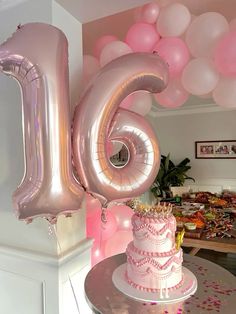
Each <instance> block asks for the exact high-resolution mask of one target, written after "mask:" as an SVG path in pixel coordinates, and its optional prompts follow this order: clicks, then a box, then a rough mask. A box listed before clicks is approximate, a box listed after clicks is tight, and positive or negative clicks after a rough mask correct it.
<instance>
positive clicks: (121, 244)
mask: <svg viewBox="0 0 236 314" xmlns="http://www.w3.org/2000/svg"><path fill="white" fill-rule="evenodd" d="M132 239H133V232H132V231H131V230H118V231H117V232H116V233H115V234H114V235H113V236H112V237H111V238H110V239H109V240H107V241H106V243H105V257H110V256H113V255H116V254H120V253H123V252H125V250H126V248H127V245H128V244H129V242H130V241H132Z"/></svg>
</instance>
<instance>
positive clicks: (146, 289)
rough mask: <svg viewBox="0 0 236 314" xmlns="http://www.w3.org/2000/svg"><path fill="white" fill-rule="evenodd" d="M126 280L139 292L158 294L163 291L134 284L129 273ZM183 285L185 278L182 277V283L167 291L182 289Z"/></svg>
mask: <svg viewBox="0 0 236 314" xmlns="http://www.w3.org/2000/svg"><path fill="white" fill-rule="evenodd" d="M125 279H126V281H127V282H128V284H130V285H131V286H132V287H134V288H136V289H138V290H142V291H147V292H158V291H160V290H161V289H157V288H148V287H144V286H142V285H138V284H136V283H134V282H133V281H132V280H131V279H130V278H129V277H128V274H127V272H125ZM182 285H183V277H182V279H181V281H180V282H179V283H178V284H177V285H175V286H173V287H169V288H167V290H169V291H171V290H174V289H178V288H180V287H181V286H182Z"/></svg>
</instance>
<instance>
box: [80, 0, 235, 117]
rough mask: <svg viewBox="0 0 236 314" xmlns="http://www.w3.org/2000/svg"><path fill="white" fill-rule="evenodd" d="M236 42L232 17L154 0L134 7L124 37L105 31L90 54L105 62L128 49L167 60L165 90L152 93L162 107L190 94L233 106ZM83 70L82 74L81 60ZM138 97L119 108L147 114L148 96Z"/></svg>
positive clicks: (180, 102) (174, 105)
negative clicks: (198, 11) (229, 18)
mask: <svg viewBox="0 0 236 314" xmlns="http://www.w3.org/2000/svg"><path fill="white" fill-rule="evenodd" d="M108 41H109V42H108ZM235 43H236V19H233V20H232V21H230V23H229V22H228V21H227V19H226V18H225V17H224V16H223V15H222V14H220V13H217V12H206V13H203V14H201V15H199V16H193V15H192V14H191V12H190V11H189V9H188V8H187V7H186V6H184V5H183V4H181V3H172V4H169V5H166V6H164V7H160V6H159V5H158V4H157V3H156V2H152V3H149V4H146V5H144V6H143V7H139V8H137V9H136V10H135V13H134V23H133V25H131V27H130V28H129V29H128V30H127V33H126V36H125V38H124V39H123V41H122V40H120V39H118V38H116V37H115V36H113V35H104V36H102V37H100V38H98V39H97V40H96V42H95V43H94V56H91V57H92V58H94V60H96V62H97V63H98V64H100V66H103V65H105V64H106V63H108V62H110V61H111V60H113V59H116V58H117V57H119V56H121V55H123V54H128V53H130V52H131V51H133V52H137V51H138V52H144V51H146V52H153V51H156V52H157V53H158V54H159V55H160V56H161V57H162V58H163V59H164V60H165V61H166V62H167V63H168V65H169V72H170V81H169V84H168V86H167V89H166V90H164V91H163V92H162V93H160V94H156V95H155V99H156V101H157V102H158V103H159V104H160V105H161V106H163V107H166V108H177V107H180V106H182V105H183V104H184V103H185V102H186V101H187V100H188V98H189V96H190V95H195V96H199V97H200V98H204V97H205V95H207V98H213V100H214V101H215V103H216V104H218V105H219V106H222V107H227V108H236V103H235V90H236V44H235ZM98 47H99V48H98ZM84 57H85V58H86V56H84ZM93 62H95V61H93ZM90 66H91V67H92V63H91V64H90ZM84 69H85V72H86V65H85V64H84ZM95 72H96V71H94V74H95ZM94 74H93V75H94ZM93 75H91V76H90V78H91V77H92V76H93ZM90 78H89V79H90ZM139 95H142V93H140V94H139ZM140 97H142V96H140ZM148 97H151V96H150V95H148ZM138 98H139V96H138V95H136V96H135V98H134V97H133V99H132V98H131V97H129V98H128V99H125V100H124V103H122V104H121V107H125V108H128V109H129V110H131V111H136V112H139V114H141V115H145V114H147V113H148V112H149V111H150V109H151V108H150V106H149V103H150V100H149V99H147V98H146V99H145V101H142V106H140V102H141V101H139V100H138ZM138 102H139V104H137V106H136V103H138ZM145 108H146V110H145Z"/></svg>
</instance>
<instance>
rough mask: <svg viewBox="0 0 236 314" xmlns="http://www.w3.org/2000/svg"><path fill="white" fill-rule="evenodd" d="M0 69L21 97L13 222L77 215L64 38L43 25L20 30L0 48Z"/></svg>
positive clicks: (78, 192)
mask: <svg viewBox="0 0 236 314" xmlns="http://www.w3.org/2000/svg"><path fill="white" fill-rule="evenodd" d="M0 70H1V71H2V72H3V73H5V74H8V75H10V76H12V77H14V78H15V79H16V80H17V81H18V83H19V85H20V87H21V92H22V103H23V133H24V146H25V147H24V153H25V173H24V177H23V180H22V182H21V184H20V185H19V186H18V188H17V190H16V191H15V192H14V194H13V201H14V205H15V208H16V209H17V213H18V216H19V219H24V220H30V219H31V218H33V217H37V216H41V217H46V218H48V219H49V220H52V219H54V218H55V217H56V216H57V215H58V214H60V213H65V214H66V213H72V212H74V211H77V210H78V209H79V207H80V202H81V199H82V197H83V189H82V187H81V186H80V185H79V184H78V182H77V181H76V179H75V178H74V176H73V173H72V163H71V130H70V128H71V124H70V108H69V87H68V53H67V40H66V37H65V35H64V34H63V33H62V32H61V31H60V30H59V29H57V28H55V27H53V26H50V25H47V24H41V23H30V24H26V25H23V26H22V27H20V28H19V29H18V30H17V31H16V32H15V33H14V34H13V36H12V37H11V38H9V39H8V40H7V41H6V42H4V43H3V44H2V45H0Z"/></svg>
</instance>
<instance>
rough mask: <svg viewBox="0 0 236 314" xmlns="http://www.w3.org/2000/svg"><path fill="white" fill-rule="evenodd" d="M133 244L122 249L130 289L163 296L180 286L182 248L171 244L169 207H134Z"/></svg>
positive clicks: (172, 220) (172, 230)
mask: <svg viewBox="0 0 236 314" xmlns="http://www.w3.org/2000/svg"><path fill="white" fill-rule="evenodd" d="M133 209H134V211H135V213H134V215H133V217H132V226H133V241H131V242H130V243H129V244H128V247H127V249H126V255H127V266H126V273H125V278H126V281H127V282H128V284H129V285H131V286H132V287H134V288H136V289H139V290H143V291H148V292H157V291H158V292H159V293H161V294H162V291H163V293H165V297H168V293H169V291H171V290H173V289H177V288H179V287H180V286H181V285H182V261H183V257H182V249H181V248H180V245H176V243H175V231H176V220H175V217H174V216H173V214H172V207H171V205H160V204H158V205H156V206H152V207H151V206H146V205H140V204H136V206H134V207H133Z"/></svg>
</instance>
